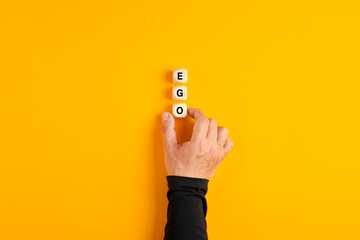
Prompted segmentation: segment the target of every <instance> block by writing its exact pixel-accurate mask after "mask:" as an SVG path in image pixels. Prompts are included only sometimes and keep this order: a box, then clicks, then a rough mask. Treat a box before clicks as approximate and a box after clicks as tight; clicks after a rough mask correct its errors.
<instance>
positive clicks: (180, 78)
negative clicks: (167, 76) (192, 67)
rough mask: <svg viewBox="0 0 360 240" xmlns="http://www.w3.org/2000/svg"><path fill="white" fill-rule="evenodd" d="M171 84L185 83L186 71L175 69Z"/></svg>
mask: <svg viewBox="0 0 360 240" xmlns="http://www.w3.org/2000/svg"><path fill="white" fill-rule="evenodd" d="M173 82H174V83H186V82H187V70H186V69H175V70H174V71H173Z"/></svg>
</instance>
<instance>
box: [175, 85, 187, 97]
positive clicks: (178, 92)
mask: <svg viewBox="0 0 360 240" xmlns="http://www.w3.org/2000/svg"><path fill="white" fill-rule="evenodd" d="M172 97H173V99H174V100H186V99H187V88H186V86H175V87H173V88H172Z"/></svg>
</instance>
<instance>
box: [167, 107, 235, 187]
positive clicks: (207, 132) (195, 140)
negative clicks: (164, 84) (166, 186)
mask: <svg viewBox="0 0 360 240" xmlns="http://www.w3.org/2000/svg"><path fill="white" fill-rule="evenodd" d="M188 114H189V115H190V116H191V117H192V118H194V119H195V121H196V122H195V125H194V128H193V132H192V137H191V140H190V141H188V142H185V143H182V144H179V143H178V142H177V139H176V132H175V129H174V128H175V119H174V117H173V115H171V114H170V113H169V112H164V113H163V115H162V118H163V121H162V124H163V128H162V129H163V136H164V151H165V167H166V170H167V173H168V175H172V176H183V177H193V178H205V179H208V180H209V179H210V178H211V177H212V176H213V175H214V173H215V171H216V169H217V168H218V167H219V165H220V163H221V162H222V160H223V159H224V157H225V156H226V154H228V153H229V151H230V149H231V148H232V147H233V145H234V144H233V142H232V141H231V139H230V138H229V137H228V136H227V135H228V130H227V129H226V128H224V127H218V126H217V122H216V120H215V119H211V118H210V119H208V118H207V117H206V116H205V115H204V113H203V112H202V111H201V110H199V109H195V108H189V109H188Z"/></svg>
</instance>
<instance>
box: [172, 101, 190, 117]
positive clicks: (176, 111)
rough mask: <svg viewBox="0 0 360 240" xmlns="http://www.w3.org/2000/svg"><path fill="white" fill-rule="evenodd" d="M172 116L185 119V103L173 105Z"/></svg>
mask: <svg viewBox="0 0 360 240" xmlns="http://www.w3.org/2000/svg"><path fill="white" fill-rule="evenodd" d="M172 111H173V115H174V117H176V118H185V117H186V116H187V105H186V103H175V104H173V109H172Z"/></svg>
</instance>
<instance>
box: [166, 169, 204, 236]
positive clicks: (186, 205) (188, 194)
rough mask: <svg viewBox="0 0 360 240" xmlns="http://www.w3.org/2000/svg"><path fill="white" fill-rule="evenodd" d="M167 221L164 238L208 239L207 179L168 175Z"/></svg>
mask: <svg viewBox="0 0 360 240" xmlns="http://www.w3.org/2000/svg"><path fill="white" fill-rule="evenodd" d="M166 178H167V181H168V186H169V191H168V193H167V198H168V200H169V205H168V209H167V223H166V226H165V237H164V240H195V239H196V240H205V239H206V240H207V239H208V236H207V232H206V220H205V217H206V212H207V204H206V199H205V194H206V193H207V188H208V182H209V180H207V179H202V178H189V177H179V176H167V177H166Z"/></svg>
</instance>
